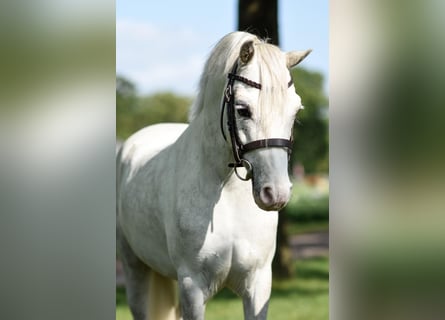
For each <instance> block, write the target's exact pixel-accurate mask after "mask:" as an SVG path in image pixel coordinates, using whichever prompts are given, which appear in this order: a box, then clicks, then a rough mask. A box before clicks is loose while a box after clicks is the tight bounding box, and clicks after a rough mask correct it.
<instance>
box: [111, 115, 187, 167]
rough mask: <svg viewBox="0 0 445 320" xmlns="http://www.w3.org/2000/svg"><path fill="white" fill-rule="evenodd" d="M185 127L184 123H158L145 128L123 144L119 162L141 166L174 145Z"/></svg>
mask: <svg viewBox="0 0 445 320" xmlns="http://www.w3.org/2000/svg"><path fill="white" fill-rule="evenodd" d="M187 127H188V124H185V123H160V124H155V125H152V126H148V127H145V128H143V129H141V130H139V131H137V132H136V133H134V134H133V135H131V136H130V137H129V138H128V139H127V140H126V141H125V142H124V143H123V145H122V148H121V155H120V158H121V159H120V160H121V161H122V162H124V163H128V164H132V165H137V164H143V163H145V162H147V161H149V160H150V159H151V158H153V157H154V156H155V155H157V154H158V153H159V152H160V151H162V150H163V149H165V148H166V147H168V146H169V145H171V144H172V143H174V142H175V141H176V140H177V139H178V137H179V136H180V135H181V134H182V133H183V132H184V130H185V129H186V128H187Z"/></svg>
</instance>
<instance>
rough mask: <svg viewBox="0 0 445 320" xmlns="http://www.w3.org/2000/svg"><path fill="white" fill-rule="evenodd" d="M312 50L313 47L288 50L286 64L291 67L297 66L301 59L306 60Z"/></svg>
mask: <svg viewBox="0 0 445 320" xmlns="http://www.w3.org/2000/svg"><path fill="white" fill-rule="evenodd" d="M311 52H312V49H309V50H306V51H290V52H286V64H287V67H288V68H289V69H290V68H292V67H295V66H296V65H297V64H299V63H300V62H301V61H303V60H304V58H306V57H307V56H308V54H309V53H311Z"/></svg>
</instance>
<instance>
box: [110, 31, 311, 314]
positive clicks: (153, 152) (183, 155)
mask: <svg viewBox="0 0 445 320" xmlns="http://www.w3.org/2000/svg"><path fill="white" fill-rule="evenodd" d="M309 52H310V50H307V51H293V52H289V53H284V52H282V51H281V50H280V49H279V48H278V47H276V46H273V45H271V44H268V43H266V42H263V41H261V40H259V39H258V38H257V37H256V36H254V35H252V34H249V33H245V32H234V33H230V34H228V35H227V36H225V37H224V38H223V39H221V40H220V41H219V43H218V44H217V45H216V46H215V48H214V49H213V51H212V53H211V55H210V57H209V59H208V61H207V63H206V65H205V69H204V73H203V75H202V76H201V80H200V87H199V93H198V96H197V99H196V101H195V103H194V105H193V106H192V109H191V113H190V125H186V124H159V125H154V126H150V127H147V128H144V129H142V130H140V131H138V132H137V133H135V134H134V135H133V136H131V137H130V138H129V139H128V140H127V141H126V142H125V143H124V144H123V146H122V148H121V149H120V151H119V152H118V155H117V242H118V248H119V250H120V254H121V257H122V260H123V264H124V270H125V274H126V280H127V298H128V303H129V306H130V309H131V311H132V314H133V317H134V319H137V320H139V319H147V318H149V319H151V320H159V319H168V318H174V319H175V318H178V317H179V316H180V315H181V316H182V318H183V319H204V312H205V306H206V302H207V301H208V300H209V299H210V298H211V297H212V296H213V295H215V294H216V293H217V292H218V291H219V290H220V289H222V288H223V287H228V288H230V289H231V290H232V291H234V292H235V293H236V294H238V295H239V296H241V297H242V299H243V309H244V317H245V319H266V314H267V308H268V302H269V297H270V292H271V281H272V273H271V262H272V258H273V256H274V252H275V238H276V228H277V220H278V212H277V211H278V210H279V209H280V208H282V207H283V206H284V205H285V204H286V203H287V201H288V200H289V197H290V189H291V183H290V181H289V176H288V171H287V164H288V151H289V150H288V149H289V148H290V146H291V142H290V140H289V137H290V136H291V131H292V127H293V123H294V119H295V116H296V113H297V112H298V110H299V109H301V108H302V105H301V99H300V97H299V96H298V95H297V94H296V92H295V88H294V86H293V83H292V81H291V77H290V72H289V68H291V67H293V66H295V65H296V64H298V63H299V62H300V61H301V60H302V59H304V58H305V57H306V56H307V55H308V53H309ZM221 103H222V107H221ZM221 130H222V132H221ZM226 136H229V137H230V140H228V139H226ZM228 164H230V165H228ZM242 167H244V168H242ZM234 169H235V170H234ZM235 171H236V172H235ZM234 173H236V174H234ZM237 176H239V178H242V180H248V179H250V178H252V183H250V182H246V181H242V180H241V179H239V178H238V177H237ZM176 281H177V282H176ZM178 289H179V302H178V300H177V299H178V297H177V290H178Z"/></svg>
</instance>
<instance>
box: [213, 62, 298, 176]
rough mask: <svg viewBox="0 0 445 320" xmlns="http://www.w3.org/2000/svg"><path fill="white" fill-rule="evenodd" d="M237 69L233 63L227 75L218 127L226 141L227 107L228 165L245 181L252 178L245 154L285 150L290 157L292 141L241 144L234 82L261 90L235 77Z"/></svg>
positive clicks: (256, 85) (255, 84) (237, 76)
mask: <svg viewBox="0 0 445 320" xmlns="http://www.w3.org/2000/svg"><path fill="white" fill-rule="evenodd" d="M237 68H238V63H237V62H235V65H234V66H233V68H232V71H231V72H230V73H229V74H228V75H227V77H228V79H229V81H228V82H227V86H226V89H225V90H224V98H223V102H222V106H221V118H220V125H221V133H222V135H223V137H224V140H226V141H227V137H226V134H225V132H224V110H225V109H226V105H227V109H226V110H227V127H228V129H229V134H230V142H231V145H232V153H233V158H234V160H235V161H234V162H232V163H229V167H231V168H234V170H235V174H236V175H237V177H238V178H240V179H241V180H244V181H247V180H249V179H251V178H252V171H253V167H252V164H251V163H250V162H249V161H248V160H247V159H245V158H244V157H243V156H244V154H245V153H247V152H250V151H253V150H256V149H262V148H286V149H287V150H288V153H289V155H290V153H291V151H292V140H291V139H292V137H291V139H282V138H270V139H261V140H254V141H251V142H248V143H246V144H243V143H242V142H241V139H240V138H239V135H238V128H237V125H236V118H235V95H234V92H233V85H234V83H235V81H240V82H243V83H245V84H247V85H248V86H251V87H253V88H256V89H258V90H261V84H260V83H257V82H255V81H252V80H249V79H247V78H244V77H242V76H240V75H237V74H236V71H237ZM292 84H293V81H292V79H291V80H290V81H289V83H288V87H290V86H292ZM239 167H244V168H246V170H247V174H246V176H245V177H242V176H241V175H240V174H239V173H238V171H237V168H239Z"/></svg>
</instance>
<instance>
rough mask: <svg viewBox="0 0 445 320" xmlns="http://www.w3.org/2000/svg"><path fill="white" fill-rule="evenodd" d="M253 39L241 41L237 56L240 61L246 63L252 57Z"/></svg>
mask: <svg viewBox="0 0 445 320" xmlns="http://www.w3.org/2000/svg"><path fill="white" fill-rule="evenodd" d="M253 52H254V50H253V41H252V40H249V41H246V42H244V43H243V45H242V46H241V50H240V52H239V58H240V60H241V62H242V63H244V64H246V63H248V62H249V61H250V59H252V57H253Z"/></svg>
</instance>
